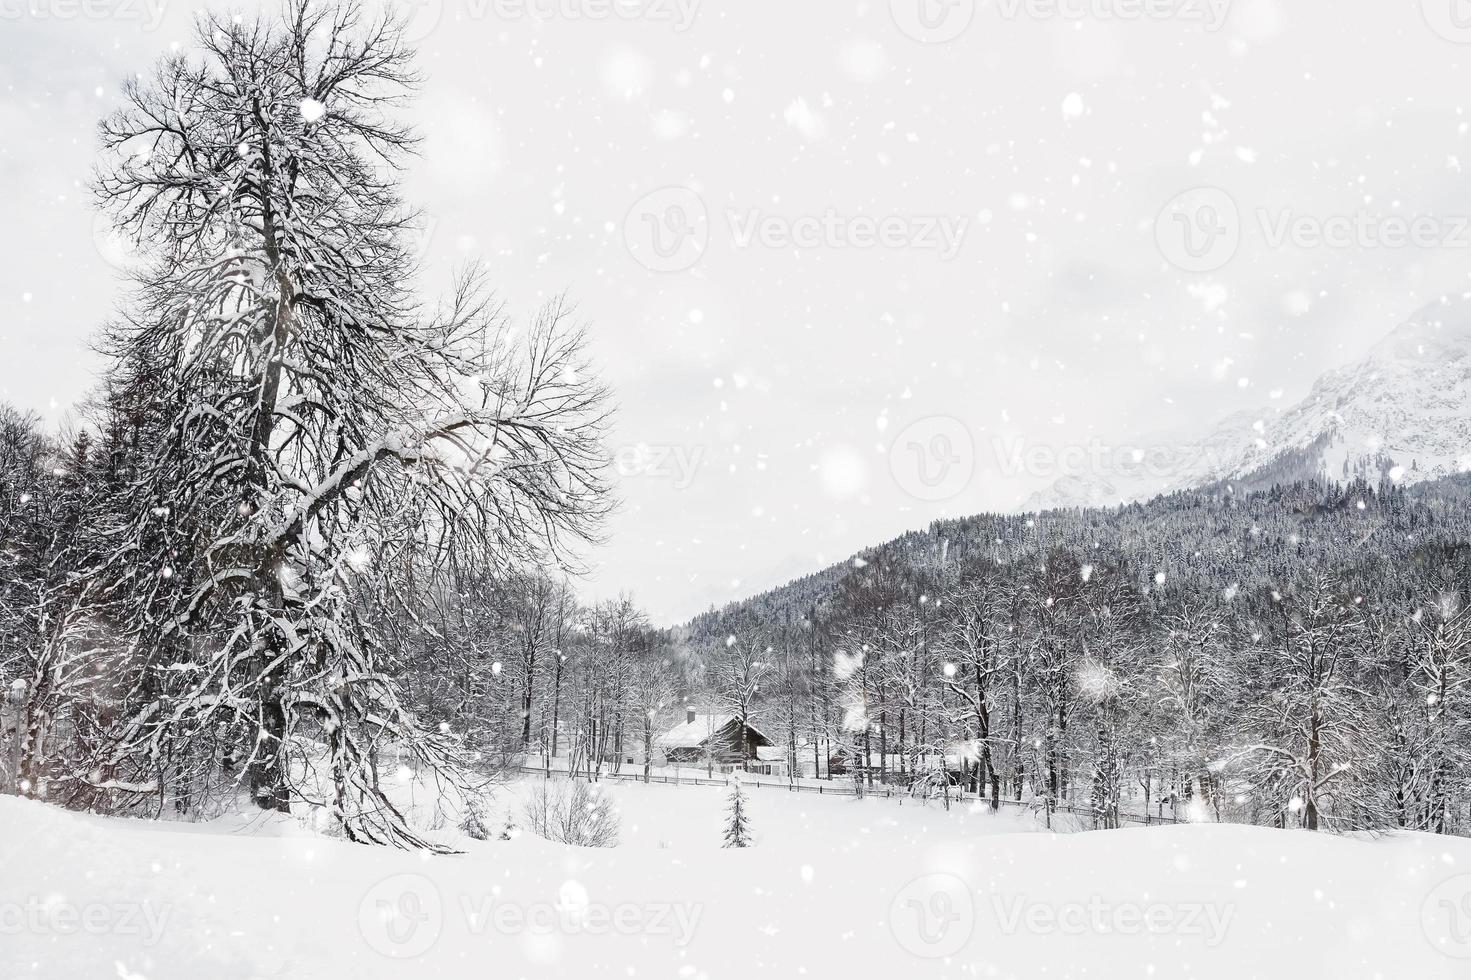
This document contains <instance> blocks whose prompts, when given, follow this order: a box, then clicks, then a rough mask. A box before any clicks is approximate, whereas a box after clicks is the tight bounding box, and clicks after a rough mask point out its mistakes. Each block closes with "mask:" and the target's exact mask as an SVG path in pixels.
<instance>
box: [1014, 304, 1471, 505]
mask: <svg viewBox="0 0 1471 980" xmlns="http://www.w3.org/2000/svg"><path fill="white" fill-rule="evenodd" d="M1162 455H1163V456H1164V457H1165V460H1166V462H1167V463H1168V464H1169V465H1165V466H1160V465H1152V466H1150V467H1148V470H1149V473H1148V474H1141V475H1140V476H1139V477H1138V478H1136V479H1121V478H1118V477H1116V476H1115V475H1114V474H1110V475H1109V477H1108V478H1107V479H1105V478H1103V477H1102V476H1101V475H1096V474H1083V475H1073V476H1069V477H1064V478H1063V479H1062V480H1059V481H1058V483H1057V484H1054V486H1053V487H1052V488H1050V489H1049V490H1047V491H1044V492H1042V493H1039V494H1034V495H1033V497H1032V498H1030V499H1029V500H1028V502H1027V508H1026V509H1028V510H1044V509H1049V508H1055V507H1087V506H1106V505H1112V504H1117V503H1120V502H1121V501H1135V500H1144V499H1147V498H1149V497H1151V496H1153V495H1155V494H1157V493H1170V492H1174V491H1179V490H1189V489H1194V488H1199V487H1206V486H1211V485H1213V484H1217V483H1229V484H1231V485H1232V486H1233V487H1234V488H1235V489H1236V490H1238V491H1250V490H1260V489H1266V488H1268V487H1271V486H1272V485H1273V484H1277V483H1290V482H1293V481H1295V480H1311V479H1326V480H1338V481H1343V480H1351V479H1355V478H1362V479H1366V480H1369V481H1370V482H1377V481H1378V480H1380V479H1381V478H1384V477H1388V478H1390V479H1392V480H1393V481H1395V482H1396V483H1404V484H1412V483H1420V482H1423V481H1425V480H1433V479H1438V478H1441V477H1445V476H1449V475H1451V474H1454V473H1459V472H1465V471H1467V470H1471V300H1468V299H1467V298H1464V297H1463V298H1460V299H1448V300H1443V301H1441V302H1438V303H1434V304H1431V305H1430V306H1427V307H1425V308H1424V309H1422V310H1420V311H1419V312H1417V313H1416V314H1415V315H1413V316H1412V317H1410V318H1409V320H1407V321H1406V322H1405V323H1403V324H1401V325H1400V326H1399V327H1398V328H1396V329H1395V330H1394V331H1393V332H1392V333H1390V334H1389V336H1387V337H1386V338H1385V339H1384V340H1382V341H1380V342H1379V343H1378V344H1377V345H1375V346H1374V347H1373V348H1372V349H1371V350H1370V351H1369V352H1368V354H1367V355H1366V356H1365V357H1364V358H1363V359H1362V360H1361V361H1359V362H1358V363H1356V364H1353V365H1350V366H1348V367H1344V368H1338V369H1335V370H1332V371H1329V372H1327V373H1326V374H1324V375H1323V376H1322V377H1320V378H1319V379H1318V380H1317V382H1316V383H1315V384H1314V385H1313V388H1312V391H1311V392H1310V393H1309V394H1308V396H1307V397H1306V398H1304V399H1303V400H1302V401H1301V402H1299V403H1297V404H1296V405H1294V406H1292V407H1291V408H1289V409H1287V410H1285V411H1282V412H1280V413H1255V412H1249V411H1248V412H1238V413H1236V414H1234V415H1232V416H1231V417H1230V418H1228V419H1226V420H1224V421H1223V422H1222V423H1221V424H1220V425H1219V426H1217V427H1216V428H1215V429H1214V430H1213V431H1212V432H1211V433H1210V434H1209V435H1208V436H1206V437H1205V438H1204V439H1202V440H1199V441H1198V442H1196V443H1195V444H1193V445H1180V446H1177V447H1172V448H1170V449H1167V450H1164V451H1163V453H1162ZM1150 474H1159V475H1150Z"/></svg>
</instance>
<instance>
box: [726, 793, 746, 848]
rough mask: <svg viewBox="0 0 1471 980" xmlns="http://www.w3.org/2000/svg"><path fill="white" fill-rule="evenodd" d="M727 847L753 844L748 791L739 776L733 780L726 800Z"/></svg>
mask: <svg viewBox="0 0 1471 980" xmlns="http://www.w3.org/2000/svg"><path fill="white" fill-rule="evenodd" d="M725 812H726V816H727V819H726V824H725V843H724V846H725V847H750V846H751V818H750V816H749V815H748V814H747V813H746V791H745V788H744V787H743V786H742V785H741V780H740V778H739V777H736V778H735V779H733V780H731V784H730V798H729V799H728V800H727V802H726V811H725Z"/></svg>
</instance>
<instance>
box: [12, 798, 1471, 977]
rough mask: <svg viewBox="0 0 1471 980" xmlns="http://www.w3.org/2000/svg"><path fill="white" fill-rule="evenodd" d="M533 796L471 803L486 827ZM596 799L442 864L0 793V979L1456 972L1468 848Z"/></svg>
mask: <svg viewBox="0 0 1471 980" xmlns="http://www.w3.org/2000/svg"><path fill="white" fill-rule="evenodd" d="M537 781H538V777H529V778H526V779H522V780H519V781H517V782H516V783H514V784H513V785H511V786H509V787H506V788H504V789H503V790H501V791H500V792H499V793H498V794H497V797H496V800H495V802H494V803H493V805H492V806H491V808H490V811H489V813H488V814H487V823H488V824H489V825H490V828H491V830H492V832H494V833H499V831H500V829H501V827H502V825H503V823H504V817H505V814H506V813H508V812H509V813H512V814H513V816H514V817H515V819H516V820H517V822H519V818H520V814H519V809H520V803H521V801H522V800H523V799H524V798H525V797H526V794H528V793H529V792H530V790H531V788H532V787H533V786H534V785H535V784H536V782H537ZM602 792H604V793H605V794H607V797H608V799H609V803H610V806H611V807H612V808H615V809H616V810H617V811H618V813H619V817H620V820H621V826H622V841H621V843H620V845H619V846H618V847H617V848H613V849H604V850H591V849H579V848H573V847H565V846H561V845H554V844H550V843H548V842H546V841H543V840H540V839H536V838H533V837H530V836H529V835H526V834H521V835H519V836H517V837H516V838H515V839H513V840H510V841H500V840H492V841H486V842H477V841H468V840H465V841H461V842H460V844H461V846H463V847H464V848H465V850H466V853H464V854H461V855H455V856H448V857H429V856H423V855H419V854H412V853H405V852H396V851H389V850H383V849H370V848H366V847H361V846H355V845H351V844H347V843H344V842H342V841H339V840H334V839H329V838H326V837H323V836H321V835H319V834H317V833H316V832H315V831H313V830H312V829H311V827H310V826H309V824H310V823H311V821H309V820H308V821H296V820H290V819H284V818H274V819H269V820H266V819H252V820H248V821H247V820H244V819H242V818H231V819H226V820H221V821H216V822H214V823H211V824H196V825H188V824H183V825H181V824H169V823H152V822H146V821H123V820H115V819H111V820H104V819H102V818H97V817H89V816H84V815H78V814H73V813H67V812H64V811H61V810H59V809H56V808H52V807H49V806H45V805H43V804H39V803H35V802H29V801H23V800H17V799H14V798H0V977H3V978H4V980H12V978H48V980H92V978H122V980H176V978H177V980H183V978H188V980H196V978H208V980H267V978H269V980H277V978H292V980H298V978H300V980H349V978H350V980H377V978H399V977H432V978H436V980H461V978H475V980H483V978H496V980H499V978H516V977H525V978H545V977H568V978H588V977H615V976H616V977H660V978H663V977H668V978H682V980H700V978H710V980H719V978H729V977H748V976H760V977H768V976H770V977H855V978H856V977H864V978H867V977H895V978H900V977H902V978H909V977H932V976H933V977H998V978H1006V977H1016V978H1028V980H1030V978H1036V977H1077V978H1085V977H1098V978H1108V980H1113V978H1122V977H1162V978H1173V977H1181V978H1184V977H1192V978H1217V977H1219V978H1231V980H1244V978H1252V977H1261V978H1278V977H1284V978H1285V977H1333V978H1358V977H1363V978H1374V977H1378V978H1383V980H1397V978H1405V980H1440V978H1446V980H1450V978H1459V980H1464V978H1466V977H1468V976H1471V841H1465V840H1460V839H1438V838H1433V837H1429V836H1425V835H1404V836H1393V837H1381V838H1379V839H1358V838H1335V837H1330V836H1326V835H1312V834H1308V833H1305V832H1288V831H1273V830H1265V829H1260V828H1249V827H1237V826H1180V827H1164V828H1160V827H1156V828H1140V829H1130V830H1120V831H1109V832H1101V833H1080V834H1070V835H1058V834H1051V833H1046V832H1042V831H1040V830H1039V829H1038V828H1037V827H1036V826H1035V823H1034V821H1033V820H1032V819H1031V818H1030V817H1027V816H1026V815H1023V814H1008V813H1005V812H1003V813H1002V814H1000V815H994V816H993V815H992V814H990V813H988V812H985V811H970V810H952V811H950V812H948V813H947V812H945V811H944V810H942V809H940V808H939V807H938V806H929V807H924V806H920V805H917V804H914V803H905V804H903V805H899V804H897V803H895V802H891V801H884V800H865V801H855V800H852V799H840V798H827V797H815V796H811V795H806V794H791V793H785V792H781V791H774V790H769V789H752V790H749V791H748V795H749V801H750V808H751V814H752V818H753V821H754V825H755V832H756V843H755V846H754V847H753V848H751V849H747V850H723V849H721V848H720V847H719V840H720V828H721V817H722V814H723V812H724V804H725V791H724V790H723V789H721V788H719V787H693V786H680V787H674V786H657V785H655V786H643V785H639V784H627V783H619V784H604V786H603V790H602ZM1437 944H1438V946H1439V948H1437Z"/></svg>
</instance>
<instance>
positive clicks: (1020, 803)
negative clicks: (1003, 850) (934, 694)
mask: <svg viewBox="0 0 1471 980" xmlns="http://www.w3.org/2000/svg"><path fill="white" fill-rule="evenodd" d="M519 768H520V770H521V771H522V772H524V773H531V774H533V775H538V776H545V777H547V778H550V777H551V776H553V775H558V776H565V775H567V770H565V769H551V770H548V769H547V768H546V767H545V766H526V765H523V766H520V767H519ZM578 775H582V773H581V772H580V771H579V773H578ZM597 778H598V779H610V780H614V781H617V782H627V783H642V782H650V783H663V784H666V785H670V786H729V785H730V777H729V776H720V777H712V776H680V775H674V776H665V775H654V774H650V775H649V777H648V779H647V780H645V779H644V774H643V773H641V772H603V773H599V774H598V776H597ZM742 783H743V785H745V786H746V787H747V788H752V789H770V790H774V791H782V790H785V791H786V792H789V793H816V794H818V795H819V796H860V795H861V796H864V797H877V798H879V799H891V800H892V799H898V800H919V801H921V802H933V803H941V804H943V802H944V801H943V800H941V799H940V797H939V796H938V795H936V796H919V795H916V794H914V793H912V792H910V790H909V788H908V787H905V786H865V787H864V788H863V791H862V793H860V792H859V791H858V789H857V788H856V787H854V786H852V785H851V784H846V785H845V784H843V783H837V782H835V783H833V784H831V785H823V784H821V783H819V784H817V785H815V786H814V785H812V784H810V783H798V782H789V781H781V782H777V781H774V780H759V779H753V778H745V779H743V780H742ZM950 802H951V803H953V804H965V803H981V804H983V805H986V806H989V805H990V802H991V801H990V799H988V798H987V797H985V796H984V795H978V794H976V793H970V792H966V791H965V790H962V789H959V788H956V789H954V790H952V791H951V796H950ZM998 802H999V803H1000V804H1001V806H1003V807H1012V808H1015V809H1020V810H1026V811H1028V812H1031V813H1036V814H1038V815H1040V814H1041V813H1042V804H1040V803H1035V802H1028V801H1024V800H1006V799H1003V800H1000V801H998ZM1052 812H1053V813H1065V814H1070V815H1072V816H1077V817H1082V818H1084V819H1086V820H1087V821H1089V822H1092V821H1093V819H1094V817H1095V814H1094V812H1093V808H1092V807H1082V806H1073V805H1071V804H1061V803H1060V804H1058V805H1056V806H1054V807H1053V808H1052ZM1119 821H1120V822H1121V823H1134V824H1143V825H1145V826H1151V827H1152V826H1158V825H1163V824H1177V823H1183V822H1184V821H1181V820H1177V819H1175V818H1174V817H1166V816H1164V815H1162V814H1161V815H1155V814H1151V813H1125V812H1120V813H1119Z"/></svg>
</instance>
